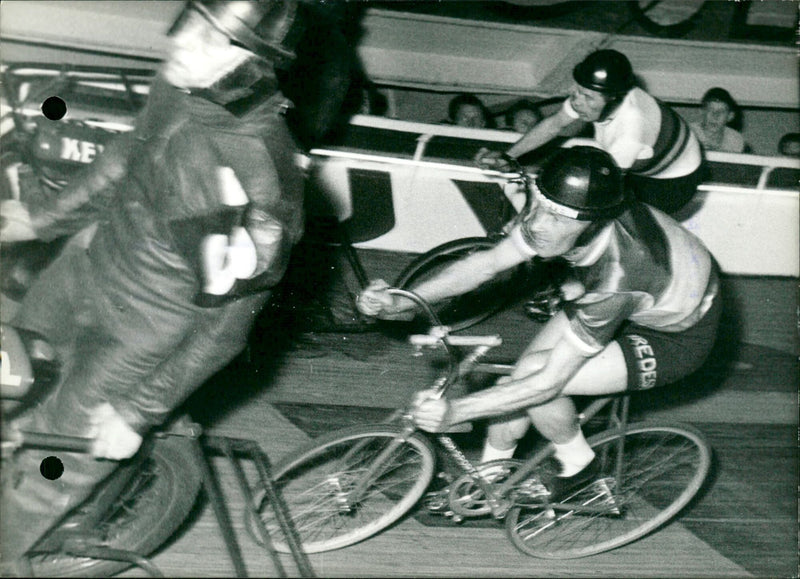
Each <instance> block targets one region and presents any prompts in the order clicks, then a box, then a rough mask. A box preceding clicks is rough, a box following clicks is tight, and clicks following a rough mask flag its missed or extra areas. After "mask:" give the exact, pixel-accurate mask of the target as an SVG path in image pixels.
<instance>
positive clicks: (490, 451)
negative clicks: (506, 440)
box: [481, 438, 517, 462]
mask: <svg viewBox="0 0 800 579" xmlns="http://www.w3.org/2000/svg"><path fill="white" fill-rule="evenodd" d="M516 450H517V445H516V444H515V445H514V446H512V447H511V448H509V449H507V450H500V449H499V448H495V447H494V446H492V444H491V442H489V439H488V438H487V439H486V441H485V442H484V444H483V454H482V455H481V462H489V461H492V460H500V459H503V458H511V457H512V456H514V452H515V451H516Z"/></svg>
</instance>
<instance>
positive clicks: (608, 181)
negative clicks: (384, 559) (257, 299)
mask: <svg viewBox="0 0 800 579" xmlns="http://www.w3.org/2000/svg"><path fill="white" fill-rule="evenodd" d="M535 256H539V257H540V258H542V259H545V260H547V259H552V258H556V257H558V258H562V259H565V260H566V261H567V262H568V263H569V265H570V277H569V278H568V279H567V280H566V281H565V288H564V290H565V291H564V294H565V301H564V303H563V304H562V309H561V311H560V312H558V313H557V314H556V315H555V316H554V317H552V318H551V319H550V320H549V321H548V322H547V323H546V324H545V325H544V326H543V327H542V329H541V331H540V332H538V333H537V334H536V336H535V337H534V338H533V339H532V340H531V342H530V344H529V345H528V347H527V348H526V349H525V351H524V352H523V354H522V355H521V356H520V358H519V360H518V361H517V363H516V365H515V367H514V370H513V372H512V373H511V375H510V376H508V377H503V378H501V379H500V380H498V382H497V384H496V385H495V386H493V387H491V388H488V389H486V390H483V391H480V392H476V393H473V394H470V395H468V396H465V397H463V398H457V399H452V400H447V399H444V398H442V399H434V398H432V397H431V394H432V391H423V392H420V393H418V394H417V398H416V400H415V410H414V411H413V418H414V420H415V422H416V424H417V425H418V426H419V427H420V428H422V429H423V430H427V431H430V432H442V431H446V430H447V429H448V428H450V427H451V426H453V425H456V424H458V423H462V422H469V421H472V420H475V419H480V418H491V419H492V421H491V424H490V426H489V429H488V436H487V440H486V442H485V446H484V450H483V455H482V458H481V460H482V462H487V461H491V460H497V459H507V458H511V457H512V456H513V454H514V451H515V449H516V445H517V441H518V440H519V439H520V438H521V437H522V436H523V435H524V434H525V433H526V431H527V430H528V428H529V426H530V425H531V424H533V425H534V426H535V427H536V429H537V430H538V431H539V432H540V433H541V434H542V435H543V436H544V437H545V438H547V439H548V440H550V441H552V442H553V443H554V445H555V455H554V456H555V457H556V459H557V461H558V463H557V464H556V465H555V466H556V467H557V468H556V470H555V471H554V472H555V473H556V476H552V477H550V480H546V481H544V482H545V486H546V487H547V488H548V490H549V491H550V492H551V494H552V495H553V496H554V498H556V499H557V498H558V497H559V496H562V495H563V493H566V492H567V491H568V490H570V489H573V488H575V487H576V486H577V485H582V484H585V483H586V482H587V481H590V480H591V479H592V478H593V477H594V476H595V474H596V473H597V469H598V464H597V463H598V461H597V460H594V458H595V457H594V451H593V450H592V448H591V447H590V446H589V444H588V443H587V441H586V439H585V438H584V435H583V433H582V431H581V428H580V426H579V423H578V417H577V413H576V409H575V405H574V403H573V402H572V400H571V398H570V397H571V396H573V395H581V396H584V395H588V396H595V395H598V396H599V395H607V394H614V393H619V392H625V391H636V390H646V389H649V388H653V387H657V386H661V385H664V384H669V383H672V382H675V381H676V380H678V379H680V378H682V377H684V376H687V375H688V374H690V373H691V372H693V371H694V370H696V369H697V368H698V367H699V366H700V365H701V364H702V363H703V361H704V360H705V358H706V356H707V355H708V353H709V351H710V349H711V347H712V345H713V343H714V340H715V337H716V331H717V325H718V322H719V316H720V296H719V274H718V270H717V266H716V264H715V262H714V259H713V258H712V256H711V255H710V253H709V252H708V250H707V249H706V248H705V247H704V246H703V244H702V243H701V242H700V240H698V239H697V238H696V237H695V236H694V235H692V234H691V233H690V232H688V231H687V230H686V229H685V228H683V227H682V226H681V225H680V224H679V223H677V222H676V221H675V220H673V219H672V218H671V217H669V216H667V215H666V214H664V213H663V212H661V211H659V210H658V209H655V208H653V207H650V206H648V205H645V204H643V203H639V202H636V201H630V200H629V199H628V198H627V196H626V195H625V194H624V185H623V178H622V175H621V172H620V170H619V168H618V167H617V166H616V164H615V163H614V160H613V159H612V158H611V156H610V155H609V154H608V153H606V152H605V151H602V150H600V149H598V148H594V147H584V146H580V147H573V148H569V149H561V150H559V151H558V152H557V153H556V154H555V155H554V156H553V157H552V158H551V159H549V160H548V161H547V162H546V163H545V164H544V166H543V167H542V169H541V172H540V174H539V175H538V177H537V178H536V180H535V185H534V202H533V204H532V206H531V208H530V210H529V211H528V212H527V214H526V215H524V216H523V218H522V219H521V220H520V221H519V222H517V223H516V224H515V225H514V226H513V228H512V230H511V232H510V234H509V236H508V237H507V238H505V239H503V240H501V241H499V242H498V243H497V245H495V246H494V247H493V248H490V249H488V250H484V251H480V252H476V253H474V254H472V255H470V256H468V257H465V258H462V259H461V260H459V261H457V262H455V263H453V264H451V265H450V266H448V267H447V268H445V269H444V270H442V271H441V272H440V273H439V274H438V275H437V276H435V277H434V278H432V279H429V280H426V281H425V282H422V283H420V285H418V286H417V287H412V288H411V289H412V290H414V291H416V292H417V293H419V294H420V295H421V296H422V297H423V298H425V299H426V300H429V301H431V302H434V303H435V302H436V301H437V300H441V299H445V298H448V297H452V296H455V295H459V294H461V293H465V292H468V291H471V290H473V289H475V288H477V287H478V286H479V285H481V284H482V283H484V282H486V281H488V280H490V279H492V278H493V277H495V276H496V275H498V274H500V273H501V272H503V271H505V270H508V269H510V268H513V267H515V266H517V265H519V264H520V263H523V262H525V261H527V260H530V259H532V258H533V257H535ZM386 289H387V286H386V283H385V282H383V281H382V280H376V281H373V282H371V283H370V285H369V286H368V287H367V288H366V289H365V290H364V291H363V292H362V293H361V295H360V296H359V298H358V300H357V304H358V308H359V310H360V311H361V312H362V313H364V314H366V315H371V316H377V317H380V318H386V319H408V318H409V317H410V316H411V315H413V310H414V308H415V307H416V306H415V305H414V304H413V302H411V301H410V300H408V299H406V298H402V297H399V296H393V295H390V294H389V293H388V292H387V291H386Z"/></svg>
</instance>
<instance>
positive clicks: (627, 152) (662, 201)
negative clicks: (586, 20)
mask: <svg viewBox="0 0 800 579" xmlns="http://www.w3.org/2000/svg"><path fill="white" fill-rule="evenodd" d="M572 76H573V78H574V79H575V85H574V88H573V89H572V94H571V95H570V96H569V98H568V99H567V100H565V101H564V105H563V106H562V107H561V109H559V111H558V112H556V113H555V114H553V115H551V116H549V117H547V118H546V119H544V120H543V121H541V122H539V123H537V124H536V126H534V127H533V128H532V129H531V130H529V131H528V132H527V133H526V134H525V135H524V136H523V137H522V138H521V139H520V140H518V141H517V142H516V143H514V144H513V145H512V146H511V147H510V148H509V149H508V150H506V151H505V152H503V153H501V152H498V151H489V150H488V149H481V150H480V151H478V154H477V155H476V157H475V161H476V162H477V163H478V164H479V165H481V166H484V167H487V168H494V169H501V170H506V169H508V157H511V158H512V159H516V158H519V157H521V156H522V155H524V154H525V153H527V152H528V151H532V150H534V149H536V148H538V147H540V146H542V145H544V144H545V143H547V142H549V141H551V140H552V139H554V138H555V137H557V136H558V135H559V134H560V133H561V131H563V130H564V129H565V128H566V127H567V126H569V125H571V124H572V123H574V122H576V121H583V122H589V123H592V125H593V127H594V139H595V141H596V142H597V144H598V146H599V147H600V148H602V149H604V150H605V151H608V152H609V153H610V154H611V156H612V157H613V158H614V160H615V161H616V163H617V165H619V167H620V168H622V169H623V170H624V171H625V172H626V179H627V181H628V185H629V186H630V188H631V190H632V191H633V193H634V194H635V195H636V198H637V199H639V200H640V201H644V202H645V203H648V204H650V205H653V206H654V207H657V208H659V209H661V210H662V211H665V212H667V213H674V212H676V211H678V210H679V209H680V208H681V207H683V206H684V205H686V203H688V201H689V200H690V199H691V198H692V197H693V196H694V194H695V192H696V191H697V186H698V185H699V184H700V183H701V182H702V179H703V177H704V175H703V156H702V151H701V148H700V144H699V142H698V140H697V137H696V136H695V134H694V133H693V132H692V131H691V129H690V128H689V125H688V124H687V123H686V121H684V120H683V118H681V117H680V115H678V114H677V113H676V112H675V111H674V110H672V109H671V108H670V107H669V106H667V105H666V104H664V103H662V102H661V101H659V100H658V99H656V98H654V97H652V96H651V95H650V94H648V93H647V92H645V91H644V90H642V89H640V88H638V87H636V86H635V83H636V79H635V77H634V73H633V68H632V67H631V63H630V61H629V60H628V58H627V57H626V56H625V55H624V54H622V53H621V52H618V51H616V50H598V51H595V52H593V53H591V54H589V55H588V56H587V57H586V58H585V59H584V60H583V61H582V62H580V63H579V64H578V65H577V66H576V67H575V68H574V70H573V71H572Z"/></svg>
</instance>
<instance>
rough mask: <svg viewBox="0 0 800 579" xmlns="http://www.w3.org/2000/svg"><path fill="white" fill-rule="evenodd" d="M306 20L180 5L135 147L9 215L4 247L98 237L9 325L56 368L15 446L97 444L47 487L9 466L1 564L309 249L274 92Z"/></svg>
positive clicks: (128, 450) (213, 367) (216, 359)
mask: <svg viewBox="0 0 800 579" xmlns="http://www.w3.org/2000/svg"><path fill="white" fill-rule="evenodd" d="M303 20H304V19H303V18H302V17H301V9H300V6H299V4H298V3H297V2H296V0H265V1H255V0H247V1H231V2H222V1H217V0H199V1H196V2H194V1H193V2H189V3H188V4H187V6H186V7H185V9H184V11H183V13H182V14H181V16H180V17H179V18H178V20H177V21H176V22H175V24H174V25H173V27H172V29H171V30H170V36H171V46H170V49H169V53H168V55H167V58H166V60H165V62H164V64H163V67H162V69H161V71H160V73H159V75H158V76H157V77H156V79H155V81H154V83H153V85H152V87H151V92H150V96H149V99H148V103H147V105H146V107H145V109H144V110H143V112H142V113H141V115H140V116H139V118H138V119H137V121H136V127H135V129H134V130H133V131H132V132H131V133H129V134H127V135H125V136H124V137H123V138H122V140H121V141H119V142H117V143H116V144H115V145H112V146H110V147H109V148H108V149H106V151H105V152H104V154H103V155H102V156H101V157H100V158H99V159H98V160H97V161H96V162H95V163H94V164H93V165H91V166H90V167H88V169H87V171H85V172H84V173H83V174H81V175H80V176H78V177H77V178H76V179H75V180H73V181H72V182H71V183H70V184H69V186H67V187H66V188H65V189H64V190H63V191H62V192H61V194H59V195H58V196H57V197H56V198H55V199H54V200H53V203H52V204H51V205H48V206H42V207H36V206H30V207H27V206H25V205H22V204H20V203H19V202H18V201H7V202H4V203H3V205H2V208H1V209H2V215H3V221H4V223H3V228H2V240H3V241H4V242H7V241H21V240H25V239H33V238H38V239H43V240H50V239H54V238H56V237H59V236H64V235H71V234H74V233H76V232H79V231H84V230H86V228H87V227H88V226H92V225H94V226H95V227H96V229H95V230H94V231H93V234H92V231H91V230H89V232H88V233H89V234H88V235H87V237H90V239H87V240H86V241H85V243H78V242H77V240H76V242H73V243H71V244H69V245H68V246H67V248H66V250H65V251H64V252H62V253H61V255H59V257H58V258H57V259H56V260H55V261H54V262H53V264H52V265H51V266H50V267H49V268H48V269H46V270H45V271H44V272H43V274H42V275H41V277H40V278H39V279H38V280H37V282H36V283H34V284H33V285H32V286H31V288H30V290H29V291H28V293H27V295H26V296H25V298H24V300H23V301H22V303H21V304H20V308H19V311H18V312H17V315H16V316H15V318H14V319H13V320H12V323H13V325H14V326H15V327H17V328H18V329H20V333H21V334H23V335H26V336H28V337H35V338H36V339H44V340H45V341H46V342H48V343H49V344H50V345H51V346H53V348H54V349H55V351H56V352H57V354H58V358H59V360H60V361H61V362H62V376H61V379H60V380H59V382H58V383H57V384H56V385H55V386H54V388H53V390H52V391H51V392H50V393H48V395H47V396H46V398H45V399H44V400H43V401H41V402H40V403H39V404H37V405H36V406H35V407H34V408H32V409H29V410H28V411H27V412H25V413H23V414H22V416H20V418H19V420H18V421H17V422H18V424H19V426H20V428H22V427H25V429H27V430H33V431H39V432H53V433H57V434H65V435H73V436H83V437H91V438H93V439H94V443H93V449H92V455H91V456H89V455H81V454H71V453H62V454H60V455H59V456H60V457H61V458H62V460H63V463H64V467H65V470H64V473H63V475H62V476H61V477H60V478H59V479H58V480H56V481H47V480H45V479H44V478H43V477H42V475H41V474H40V472H39V464H40V462H41V460H42V458H43V457H44V456H46V454H45V453H42V452H39V451H24V452H22V453H20V455H19V456H18V457H15V458H16V460H15V462H14V465H13V467H11V468H9V469H8V472H4V473H3V474H4V475H6V474H7V475H8V476H7V477H6V476H4V478H6V480H5V481H4V488H3V495H2V503H1V504H2V507H3V509H2V513H0V515H2V536H0V546H1V547H0V549H2V554H3V561H4V563H8V562H11V561H14V560H15V559H17V558H18V557H20V556H21V555H23V554H24V553H25V552H26V551H27V550H28V549H29V548H30V547H31V546H32V545H33V544H34V543H35V542H36V541H37V540H38V538H39V537H41V536H42V535H43V534H44V533H45V532H46V531H47V530H48V529H49V528H50V527H51V526H52V525H53V524H55V523H56V522H57V521H58V519H59V518H60V517H61V516H62V515H64V514H65V513H66V512H67V511H69V510H70V509H71V508H72V507H74V506H75V505H77V504H79V503H81V501H82V500H83V499H85V498H86V497H87V496H88V495H89V493H90V492H91V490H92V488H93V487H94V485H95V484H96V483H97V482H99V481H100V480H101V479H103V478H104V477H105V476H107V475H108V474H110V472H111V471H112V470H113V469H114V468H115V467H116V465H117V464H118V462H117V461H119V460H122V459H125V458H128V457H130V456H132V455H133V454H135V453H136V452H137V450H138V448H139V447H140V444H141V442H142V436H143V435H144V434H145V433H146V432H147V431H148V430H150V429H151V428H152V427H154V426H156V425H159V424H161V423H163V422H164V421H165V420H166V419H167V417H168V416H169V414H170V413H171V411H172V410H173V409H174V408H176V407H177V406H178V405H179V404H181V403H182V402H183V401H184V400H185V399H186V398H187V396H189V394H191V393H192V392H193V391H194V390H195V389H196V388H198V387H199V386H200V385H201V384H202V383H203V382H204V381H205V380H206V379H208V378H209V377H210V376H212V375H213V374H214V373H216V372H217V371H218V370H220V369H221V368H222V367H224V366H225V365H226V364H228V363H229V362H230V361H231V360H232V359H233V358H234V357H235V356H236V355H237V354H238V353H239V352H241V351H242V349H243V348H244V347H245V344H246V340H247V336H248V333H249V331H250V328H251V326H252V323H253V321H254V319H255V317H256V315H257V314H258V312H259V310H260V309H261V307H262V305H263V304H264V303H265V301H266V300H267V299H268V297H269V295H270V288H272V287H273V286H274V285H275V284H276V283H277V282H278V281H279V280H280V279H281V277H282V275H283V272H284V270H285V268H286V266H287V261H288V258H289V252H290V249H291V247H292V246H293V245H294V244H295V243H296V242H297V241H298V240H299V238H300V236H301V235H302V232H303V175H302V173H301V172H300V170H299V168H298V166H297V164H296V159H295V155H296V153H298V152H299V150H298V148H297V146H296V144H295V139H294V137H293V136H292V135H291V133H290V132H289V129H288V126H287V124H286V121H285V118H284V112H285V110H286V108H287V106H288V105H289V101H288V100H287V99H286V97H284V95H283V94H282V93H281V91H280V90H279V87H278V80H277V78H276V70H277V69H278V68H279V67H281V66H284V65H288V64H289V63H291V62H292V61H293V59H294V56H295V46H296V44H297V41H298V38H299V36H300V35H301V33H302V24H303ZM97 459H106V460H97ZM4 470H5V469H4ZM6 483H7V484H6Z"/></svg>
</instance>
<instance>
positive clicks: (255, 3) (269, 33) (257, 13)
mask: <svg viewBox="0 0 800 579" xmlns="http://www.w3.org/2000/svg"><path fill="white" fill-rule="evenodd" d="M190 10H196V11H197V12H199V13H200V14H201V15H202V16H203V17H204V18H205V19H206V20H208V21H209V22H210V23H211V24H212V25H213V26H214V28H216V29H217V30H219V31H220V32H222V33H223V34H225V36H227V37H228V38H230V39H231V42H232V43H235V44H238V45H239V46H241V47H243V48H245V49H247V50H249V51H250V52H252V53H254V54H256V55H257V56H259V57H261V58H263V59H266V60H269V61H274V60H292V59H294V58H295V46H296V45H297V42H298V40H299V38H300V36H301V34H302V29H301V23H300V22H299V20H300V19H298V17H297V0H227V1H226V0H189V1H188V2H187V5H186V7H185V8H184V11H183V13H182V14H181V16H179V17H178V19H177V20H176V21H175V24H173V25H172V27H171V28H170V31H169V32H170V33H173V32H174V31H175V30H177V29H178V28H179V27H180V25H181V24H182V22H183V19H184V17H185V16H184V15H185V14H186V13H188V12H189V11H190Z"/></svg>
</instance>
